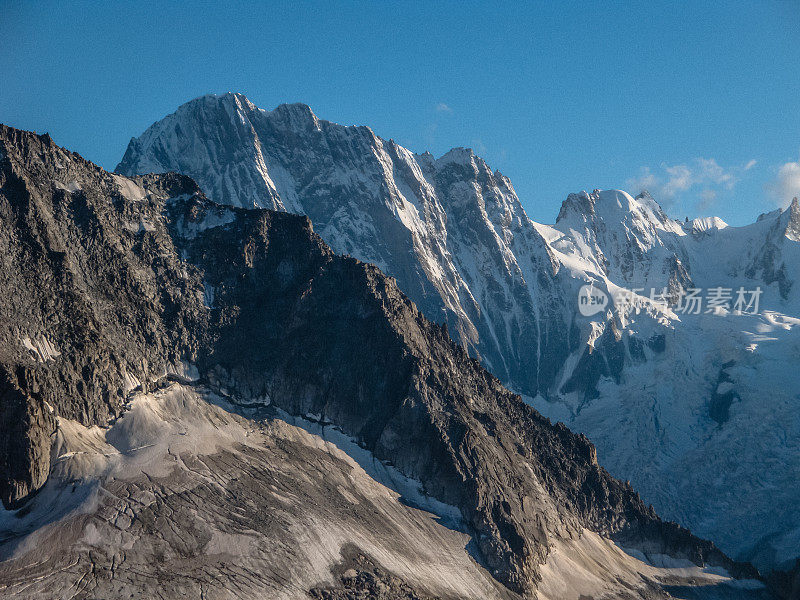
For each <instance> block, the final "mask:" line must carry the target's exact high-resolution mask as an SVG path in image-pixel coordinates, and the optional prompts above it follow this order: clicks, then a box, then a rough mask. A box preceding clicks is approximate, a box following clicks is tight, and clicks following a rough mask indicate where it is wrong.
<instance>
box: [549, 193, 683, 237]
mask: <svg viewBox="0 0 800 600" xmlns="http://www.w3.org/2000/svg"><path fill="white" fill-rule="evenodd" d="M571 215H575V216H579V217H582V218H587V219H592V218H594V217H599V218H601V219H603V220H604V221H606V222H609V223H612V222H622V221H623V220H626V219H627V217H628V215H638V216H639V217H641V218H644V219H645V220H646V221H650V222H651V223H653V224H660V225H661V226H665V227H668V228H672V227H673V224H672V223H670V219H669V217H667V215H666V213H664V211H663V209H662V208H661V206H660V205H659V204H658V202H656V201H655V200H654V199H653V197H652V196H651V195H650V194H649V193H647V192H642V193H640V194H639V195H638V196H636V198H634V197H633V196H631V195H630V194H629V193H628V192H625V191H623V190H599V189H595V190H592V192H591V193H589V192H586V191H582V192H580V193H578V194H570V195H569V196H567V199H566V200H564V202H563V203H562V204H561V210H560V211H559V213H558V218H557V219H556V223H558V222H560V221H562V220H564V219H567V218H569V217H570V216H571ZM675 226H676V225H675Z"/></svg>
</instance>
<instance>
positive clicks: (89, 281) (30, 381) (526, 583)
mask: <svg viewBox="0 0 800 600" xmlns="http://www.w3.org/2000/svg"><path fill="white" fill-rule="evenodd" d="M0 151H1V152H2V155H3V157H4V158H3V159H2V162H0V211H1V212H0V214H2V219H3V222H2V228H0V248H1V249H2V253H0V260H2V261H4V264H3V268H2V273H3V277H4V278H5V283H6V286H7V289H14V290H16V293H15V294H13V295H9V296H6V297H5V298H3V299H2V300H0V311H1V312H2V314H3V316H4V319H3V321H2V325H1V326H2V329H1V330H0V341H1V342H2V343H1V344H0V367H2V374H3V378H2V379H0V382H2V389H1V390H0V401H2V405H1V406H0V411H1V412H0V415H2V418H3V420H2V422H0V440H2V446H0V450H2V452H3V454H2V460H3V465H4V470H3V476H2V490H3V500H4V502H5V504H6V506H14V505H18V504H19V503H20V502H23V501H24V500H25V499H26V498H27V497H28V496H30V494H32V493H34V492H35V491H36V490H37V489H38V488H39V487H40V486H41V485H42V483H43V481H44V480H45V478H46V476H47V473H48V470H49V454H48V453H49V441H50V437H49V436H50V433H51V432H52V430H53V428H54V418H55V417H56V416H59V417H66V418H70V419H74V420H77V421H80V422H81V423H84V424H86V425H91V424H104V423H105V422H106V421H107V420H108V419H109V418H113V417H114V416H116V415H118V414H120V412H121V411H122V409H123V402H124V398H125V394H126V391H127V389H129V388H131V387H134V386H136V385H142V386H145V387H146V386H147V385H148V382H149V381H152V380H154V379H158V378H161V377H163V376H165V375H168V374H174V375H176V376H183V375H186V374H187V373H186V372H187V370H188V367H187V366H186V365H185V363H184V362H183V361H190V362H192V363H194V364H196V366H197V368H198V370H199V376H200V377H201V378H202V379H203V380H205V381H207V382H208V383H209V384H210V385H212V386H213V387H215V388H216V389H219V390H222V391H224V393H231V394H235V395H236V397H239V398H243V399H250V400H257V399H263V398H269V399H270V401H271V403H272V405H274V406H275V407H278V408H280V409H283V410H285V411H286V412H288V413H289V414H292V415H306V414H314V415H319V416H320V418H321V419H322V420H324V421H325V422H330V423H333V424H335V425H337V426H338V427H339V428H341V430H342V431H344V432H345V433H347V434H348V435H351V436H353V437H354V438H356V439H357V440H358V441H359V442H360V443H361V444H362V445H363V446H364V447H365V448H367V449H369V450H370V451H372V452H373V453H374V455H375V456H376V457H377V458H379V459H381V460H385V461H389V462H391V463H392V464H393V465H395V466H396V467H397V468H398V469H399V470H400V471H401V472H402V473H403V474H405V475H406V476H409V477H413V478H415V479H417V480H419V481H421V482H422V484H423V486H424V489H425V491H426V492H427V493H428V494H430V495H431V496H433V497H435V498H437V499H438V500H440V501H442V502H445V503H447V504H451V505H454V506H456V507H458V509H459V510H460V511H461V514H462V515H463V518H464V520H465V523H466V526H467V527H468V529H469V531H470V533H471V534H472V535H473V537H474V539H475V541H476V545H477V548H478V551H479V554H480V558H481V560H482V561H483V563H484V564H485V565H486V566H487V568H488V569H489V571H490V572H491V573H492V575H493V576H494V577H495V578H496V579H497V580H498V581H500V582H502V583H503V584H505V585H506V586H507V587H508V588H509V589H511V590H514V591H516V592H520V593H527V592H531V591H533V590H534V589H535V586H536V582H537V581H538V580H539V578H540V572H539V568H540V565H541V564H542V563H543V562H544V560H545V558H546V557H547V555H548V552H549V546H550V543H551V542H552V540H554V539H559V538H561V539H569V538H575V537H577V536H580V535H581V532H582V530H583V528H588V529H590V530H592V531H595V532H598V533H601V534H604V535H607V536H612V537H614V538H615V539H617V540H618V541H620V543H623V544H624V545H626V546H631V547H637V548H641V549H643V550H644V551H646V552H656V553H662V554H668V555H670V556H676V557H685V558H688V559H690V560H692V561H694V562H696V563H698V564H701V563H711V564H717V565H721V566H724V567H725V568H727V569H729V570H731V571H732V572H734V573H736V574H738V575H755V572H754V571H752V570H750V569H749V567H747V566H745V565H740V564H736V563H733V562H731V561H730V560H729V559H728V558H727V557H725V556H724V555H723V554H722V553H721V552H719V551H718V550H717V549H716V548H715V547H714V545H713V544H711V543H709V542H705V541H702V540H699V539H697V538H695V537H693V536H692V535H691V534H690V533H689V532H688V531H687V530H684V529H681V528H680V527H678V526H677V525H675V524H673V523H665V522H662V521H661V520H660V519H659V518H658V517H657V516H656V514H655V513H654V511H653V509H652V507H647V506H645V505H644V503H643V502H642V501H641V500H640V498H639V497H638V495H637V494H636V493H635V492H634V491H633V490H632V489H631V487H630V486H629V485H628V484H625V483H622V482H619V481H617V480H615V479H614V478H612V477H611V476H610V475H609V474H608V473H607V472H606V471H605V470H604V469H602V468H601V467H599V466H598V465H597V459H596V454H595V451H594V447H593V446H592V445H591V444H590V443H589V441H588V440H587V439H586V438H585V437H584V436H582V435H575V434H573V433H571V432H570V431H569V430H568V429H567V428H566V427H564V426H563V425H556V426H554V425H552V424H551V423H550V421H549V420H547V419H545V418H544V417H542V416H541V415H540V414H539V413H537V412H536V411H534V410H533V409H532V408H530V407H529V406H527V405H526V404H524V403H523V402H522V401H521V400H520V398H519V397H518V396H516V395H515V394H512V393H511V392H509V391H508V390H506V389H505V388H503V386H502V385H501V384H500V383H499V382H498V380H497V379H495V378H494V377H493V376H492V375H490V374H489V373H488V372H487V371H485V370H484V369H483V368H482V367H481V366H480V364H479V363H478V361H477V360H475V359H473V358H471V357H470V356H468V354H467V353H466V352H465V351H464V350H463V348H462V347H461V346H459V345H458V344H456V343H454V342H453V341H452V340H451V339H450V337H449V336H448V335H447V333H446V331H445V330H444V329H443V328H442V327H441V326H439V325H436V324H434V323H431V322H430V321H428V320H427V319H426V318H425V317H423V316H422V314H421V313H420V312H419V310H418V309H417V307H416V306H415V305H414V304H413V303H412V302H411V301H410V300H409V299H408V298H407V297H406V296H405V295H404V294H403V293H401V292H400V290H399V289H398V286H397V285H396V283H395V281H394V280H393V279H391V278H387V277H386V276H385V275H383V273H381V271H380V270H379V269H378V268H377V267H375V266H373V265H370V264H366V263H363V262H360V261H358V260H356V259H354V258H349V257H342V256H338V255H336V254H334V253H333V252H332V251H331V249H330V248H329V247H328V246H327V245H326V244H325V243H324V242H323V241H322V239H321V238H320V237H319V236H317V235H316V234H315V233H314V232H313V230H312V227H311V223H310V221H309V220H308V219H307V218H305V217H298V216H295V215H290V214H286V213H278V212H272V211H269V210H262V209H254V210H247V209H236V208H222V207H220V206H218V205H216V204H214V203H212V202H210V201H209V200H207V199H206V198H205V197H204V196H203V195H202V194H200V193H199V192H198V190H197V187H196V186H195V185H194V184H193V182H192V181H191V180H189V179H187V178H184V177H180V176H176V175H163V176H156V175H152V176H145V177H142V178H136V179H133V180H129V179H126V178H123V177H120V176H116V175H112V174H109V173H106V172H104V171H102V170H101V169H99V168H97V167H95V166H94V165H92V164H91V163H88V162H86V161H84V160H83V159H81V158H80V157H78V156H77V155H74V154H70V153H68V152H66V151H64V150H62V149H60V148H58V147H56V146H54V145H53V144H52V142H51V141H50V140H49V138H44V137H38V136H35V135H33V134H30V133H25V132H20V131H16V130H13V129H10V128H8V127H3V128H2V129H0ZM25 340H27V342H26V341H25ZM31 348H33V349H31ZM126 382H127V383H126Z"/></svg>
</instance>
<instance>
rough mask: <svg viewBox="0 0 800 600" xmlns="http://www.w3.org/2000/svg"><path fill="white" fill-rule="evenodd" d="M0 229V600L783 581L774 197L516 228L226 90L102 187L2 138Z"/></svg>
mask: <svg viewBox="0 0 800 600" xmlns="http://www.w3.org/2000/svg"><path fill="white" fill-rule="evenodd" d="M0 219H1V223H0V224H1V225H2V226H0V267H1V268H0V280H2V284H3V289H4V290H7V291H9V292H8V293H6V294H3V295H2V296H0V315H2V319H0V464H2V473H1V475H2V477H0V498H2V501H3V506H4V508H3V509H2V510H0V596H2V597H4V598H6V597H7V598H42V599H50V598H64V599H67V598H81V599H84V598H123V597H125V598H128V597H134V598H139V597H142V598H204V599H217V598H220V599H221V598H226V599H227V598H248V599H250V598H265V599H266V598H269V599H272V598H309V597H310V598H324V599H351V598H352V599H355V598H385V599H412V598H413V599H429V598H431V599H432V598H444V599H455V598H502V599H509V600H513V599H515V598H538V599H541V600H562V599H569V600H571V599H574V600H586V599H598V600H599V599H600V598H625V599H636V598H641V599H657V598H685V599H687V600H688V599H694V598H709V599H713V598H720V599H728V598H733V599H737V598H742V599H744V598H748V599H755V598H760V599H767V598H774V599H777V598H781V599H792V598H797V597H798V595H800V568H795V570H794V571H792V569H793V565H794V561H795V560H796V559H798V557H800V511H798V510H797V509H798V501H797V497H798V490H800V416H798V415H800V411H798V407H799V405H800V371H798V369H797V368H796V365H797V363H798V360H799V359H800V333H798V332H800V284H799V283H797V279H798V278H800V206H799V205H798V203H797V201H795V202H794V203H793V204H792V205H791V206H789V207H788V208H786V209H785V210H776V211H775V212H773V213H769V214H765V215H762V217H760V218H759V220H758V221H757V222H756V223H754V224H752V225H750V226H747V227H738V228H735V227H727V226H726V225H725V223H723V222H722V221H720V220H719V219H703V220H696V221H684V222H678V221H675V220H672V219H670V218H669V217H667V215H666V214H665V213H664V211H663V210H662V209H661V208H660V207H659V206H658V204H657V203H656V202H655V200H654V199H653V198H651V197H650V196H649V195H647V194H641V195H639V196H637V197H636V198H634V197H632V196H630V195H629V194H627V193H625V192H622V191H598V190H595V191H594V192H592V193H586V192H582V193H580V194H574V195H570V196H569V197H568V198H567V199H566V201H565V202H564V203H563V205H562V208H561V211H560V214H559V217H558V220H557V222H556V223H555V224H554V225H542V224H538V223H535V222H533V221H532V220H530V219H529V218H528V216H527V215H526V213H525V211H524V210H523V208H522V205H521V203H520V201H519V199H518V198H517V195H516V193H515V192H514V188H513V186H512V184H511V182H510V181H509V180H508V179H507V178H506V177H504V176H503V175H501V174H500V173H499V172H493V171H492V170H491V169H490V168H489V167H488V166H487V165H486V163H485V162H484V161H483V160H481V159H480V158H479V157H477V156H475V155H474V154H473V152H472V151H470V150H467V149H462V148H459V149H454V150H452V151H450V152H448V153H447V154H445V155H444V156H442V157H440V158H438V159H437V158H434V157H433V156H431V155H430V154H427V153H426V154H414V153H412V152H410V151H408V150H406V149H405V148H402V147H401V146H398V145H397V144H395V143H394V142H392V141H385V140H382V139H381V138H379V137H377V136H376V135H375V134H374V133H373V132H372V131H371V130H370V129H369V128H367V127H345V126H341V125H337V124H334V123H330V122H327V121H323V120H320V119H318V118H317V117H316V116H315V115H314V114H313V112H312V111H311V110H310V109H309V108H308V107H307V106H304V105H299V104H293V105H282V106H279V107H278V108H276V109H275V110H273V111H271V112H269V111H264V110H261V109H259V108H257V107H255V106H254V105H253V104H252V103H250V102H249V101H248V100H247V99H246V98H245V97H244V96H242V95H240V94H226V95H223V96H206V97H203V98H199V99H197V100H193V101H191V102H189V103H188V104H185V105H183V106H182V107H180V108H179V109H178V110H177V112H176V113H174V114H172V115H170V116H168V117H166V118H164V119H163V120H162V121H159V122H158V123H156V124H154V125H153V126H152V127H151V128H149V129H148V130H147V131H146V132H145V133H144V134H143V135H142V136H141V137H139V138H137V139H133V140H132V141H131V143H130V145H129V147H128V149H127V152H126V153H125V155H124V158H123V159H122V162H121V163H120V164H119V166H118V167H117V169H116V173H110V172H107V171H105V170H103V169H101V168H100V167H98V166H96V165H94V164H93V163H91V162H89V161H87V160H85V159H84V158H82V157H81V156H79V155H77V154H75V153H72V152H70V151H69V150H66V149H64V148H61V147H60V146H58V145H56V144H55V143H54V142H53V140H51V139H50V137H49V136H48V135H47V134H45V135H37V134H34V133H30V132H26V131H21V130H18V129H14V128H11V127H8V126H5V125H0ZM586 285H589V286H590V290H591V293H593V294H596V295H597V296H598V297H600V294H603V295H605V296H607V297H610V298H616V299H619V298H620V297H621V295H623V293H624V295H625V296H626V297H627V298H628V299H629V301H627V302H620V301H618V300H612V301H609V303H608V305H607V306H605V307H604V308H603V310H600V311H598V312H596V313H595V314H593V315H591V316H583V315H582V313H581V311H580V310H579V290H581V288H582V287H584V286H586ZM689 288H702V289H712V288H724V289H730V290H733V294H734V296H735V294H736V290H737V289H739V288H742V289H748V290H750V289H755V288H758V289H760V290H761V292H762V293H761V295H760V296H759V297H758V300H759V303H758V306H757V307H752V308H753V310H745V311H743V314H737V313H738V312H742V311H732V310H730V311H726V310H724V309H719V310H713V311H710V312H707V311H706V307H703V310H701V311H699V312H698V313H697V314H690V313H689V312H686V311H681V310H679V305H678V302H679V301H681V290H682V289H689ZM650 289H658V290H662V294H661V295H662V296H663V298H664V301H663V302H662V301H660V299H659V298H655V297H651V296H652V295H650V294H648V293H647V292H645V290H647V291H648V292H649V290H650ZM596 448H597V449H596ZM640 494H641V497H640ZM707 540H711V541H707ZM770 571H772V575H767V574H768V573H769V572H770Z"/></svg>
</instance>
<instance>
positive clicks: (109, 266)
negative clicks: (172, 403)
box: [0, 126, 206, 506]
mask: <svg viewBox="0 0 800 600" xmlns="http://www.w3.org/2000/svg"><path fill="white" fill-rule="evenodd" d="M0 153H1V154H2V156H3V159H2V161H0V222H1V223H2V228H1V230H0V277H1V278H2V287H3V289H4V290H7V291H11V293H4V294H2V299H1V300H0V314H2V319H0V340H1V342H0V397H2V399H3V403H2V409H0V410H2V415H3V423H4V426H3V427H2V429H0V453H1V454H0V461H2V464H3V465H4V472H5V473H8V474H9V475H10V476H7V477H4V478H3V481H2V482H1V483H0V496H1V497H2V500H3V502H4V503H5V504H6V506H13V505H15V504H16V503H18V502H19V501H21V500H24V498H25V497H26V496H27V495H28V494H30V493H31V492H33V491H35V490H36V489H37V488H38V487H40V486H41V484H42V483H43V481H44V480H45V479H46V477H47V472H48V468H49V452H50V439H49V438H50V434H51V433H52V431H53V430H54V426H55V422H54V415H59V416H64V417H67V418H70V419H76V420H79V421H81V422H83V423H103V422H105V421H106V420H108V419H109V418H111V417H114V416H115V415H118V414H119V412H120V410H121V407H122V403H123V402H124V397H125V393H126V392H127V391H128V390H127V389H125V388H126V387H128V388H130V387H131V386H132V384H131V383H130V382H136V384H137V385H138V383H139V382H142V383H144V384H145V385H146V383H147V381H148V379H149V378H153V377H156V376H159V375H161V374H164V373H166V372H167V371H173V370H175V368H176V367H175V365H176V364H179V362H180V361H181V360H182V359H189V360H191V359H192V357H193V355H194V354H195V353H196V352H197V348H198V341H199V338H198V336H197V334H198V332H202V331H203V325H202V323H203V321H204V319H205V318H206V316H205V311H203V310H201V309H202V301H201V299H200V298H199V297H198V294H197V290H198V289H202V286H201V284H200V282H199V280H198V279H197V276H196V275H195V276H194V278H193V277H192V276H190V275H188V274H186V273H185V271H186V267H185V265H184V263H183V262H182V261H181V260H180V258H179V257H178V255H177V253H176V251H175V249H174V247H173V244H172V241H171V239H170V238H169V236H168V235H167V233H166V229H165V228H164V226H163V224H161V221H163V219H162V217H161V215H160V212H159V211H160V204H161V203H163V198H165V197H169V196H180V195H182V194H195V193H198V190H197V186H196V185H195V184H194V182H192V181H191V180H189V179H188V178H185V177H180V176H174V175H170V176H166V177H158V178H145V179H144V180H142V185H143V186H144V187H143V188H138V187H137V186H136V185H132V184H130V183H129V182H128V181H127V180H124V179H122V178H116V177H115V176H113V175H110V174H108V173H105V172H104V171H102V170H101V169H99V168H98V167H96V166H94V165H93V164H91V163H89V162H86V161H84V160H83V159H82V158H81V157H80V156H78V155H76V154H72V153H70V152H67V151H65V150H63V149H61V148H59V147H57V146H55V145H54V144H53V143H52V141H51V140H50V139H49V137H47V136H43V137H38V136H35V135H32V134H29V133H26V132H21V131H17V130H14V129H11V128H9V127H5V126H2V129H0ZM70 188H71V189H70ZM145 189H146V190H147V196H146V197H142V198H136V197H135V195H138V194H141V195H142V196H144V195H145V194H144V190H145ZM156 198H160V200H156ZM155 225H158V228H157V229H153V230H150V228H151V227H154V226H155ZM126 382H129V383H128V384H127V385H126Z"/></svg>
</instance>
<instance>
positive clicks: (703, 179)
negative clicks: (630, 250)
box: [626, 158, 756, 211]
mask: <svg viewBox="0 0 800 600" xmlns="http://www.w3.org/2000/svg"><path fill="white" fill-rule="evenodd" d="M755 165H756V160H755V159H752V160H750V161H748V162H747V163H746V164H744V165H742V166H738V167H729V168H725V167H723V166H721V165H720V164H719V163H718V162H717V161H716V159H713V158H697V159H695V160H694V161H692V162H691V163H689V164H678V165H667V164H664V163H662V164H661V165H660V166H659V167H658V169H657V170H656V171H655V172H654V171H653V169H651V168H650V167H642V168H641V170H640V172H639V175H638V176H637V177H631V178H630V179H628V180H627V181H626V184H627V186H628V189H630V191H632V192H633V193H635V194H638V193H639V192H642V191H644V190H647V191H648V192H650V194H651V195H652V196H653V197H654V198H655V199H656V200H658V201H659V202H661V203H663V204H665V205H667V206H668V205H670V204H672V203H674V202H675V200H676V199H677V197H678V196H681V195H683V194H685V193H691V192H694V190H695V189H697V188H701V191H700V192H699V193H696V194H695V198H696V200H697V208H698V210H701V211H706V210H708V209H709V208H711V207H712V206H713V205H714V203H715V202H716V201H717V199H718V198H719V192H720V190H732V189H733V188H734V187H735V186H736V184H737V183H738V181H739V177H740V175H741V174H742V173H744V172H745V171H749V170H750V169H752V168H753V167H754V166H755Z"/></svg>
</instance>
